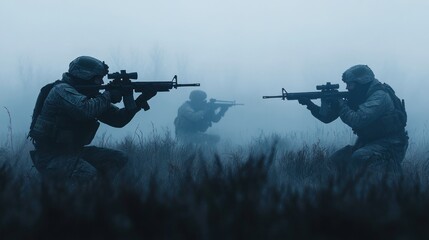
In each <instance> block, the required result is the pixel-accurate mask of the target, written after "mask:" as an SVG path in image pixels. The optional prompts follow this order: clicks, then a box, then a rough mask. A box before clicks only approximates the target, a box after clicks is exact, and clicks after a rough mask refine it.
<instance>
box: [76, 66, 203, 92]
mask: <svg viewBox="0 0 429 240" xmlns="http://www.w3.org/2000/svg"><path fill="white" fill-rule="evenodd" d="M107 78H108V79H113V80H112V81H110V82H109V83H108V84H104V85H98V86H97V85H88V86H85V85H80V86H76V88H77V89H97V90H102V89H115V88H120V89H125V90H130V89H132V90H134V92H143V91H144V90H147V89H151V90H154V91H157V92H169V91H170V89H172V88H178V87H198V86H200V84H199V83H188V84H179V83H177V75H174V77H173V79H172V80H171V81H151V82H131V79H137V73H136V72H132V73H127V72H126V71H125V70H121V72H120V73H119V72H115V73H110V74H107Z"/></svg>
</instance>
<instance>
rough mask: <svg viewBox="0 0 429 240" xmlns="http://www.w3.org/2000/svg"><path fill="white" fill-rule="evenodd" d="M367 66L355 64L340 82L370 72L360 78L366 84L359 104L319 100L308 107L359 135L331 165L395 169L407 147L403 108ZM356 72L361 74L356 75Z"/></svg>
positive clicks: (386, 86)
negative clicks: (340, 122)
mask: <svg viewBox="0 0 429 240" xmlns="http://www.w3.org/2000/svg"><path fill="white" fill-rule="evenodd" d="M368 69H369V68H368V67H367V66H366V65H356V66H354V67H352V68H350V69H349V70H347V71H346V72H345V73H344V74H343V81H345V82H347V81H349V80H350V79H356V77H357V76H364V75H365V74H364V73H365V71H368V72H369V73H370V74H369V75H370V76H371V77H370V78H368V79H364V80H362V79H360V80H361V81H363V83H364V84H366V87H365V91H363V92H362V94H361V101H360V102H359V103H358V104H356V103H354V102H353V101H351V100H349V101H348V102H346V101H343V100H340V101H339V102H338V101H337V100H329V99H322V105H321V107H318V106H316V105H315V104H312V103H311V104H309V105H307V106H308V109H310V110H311V113H312V115H313V116H314V117H316V118H317V119H319V120H320V121H322V122H324V123H329V122H332V121H334V120H335V119H337V118H338V117H340V118H341V120H342V121H343V122H344V123H345V124H347V125H348V126H350V127H351V128H352V129H353V131H354V133H355V134H356V135H357V136H358V138H357V141H356V143H355V144H354V145H352V146H351V145H349V146H346V147H344V148H342V149H340V150H338V151H337V152H335V153H334V154H333V155H332V156H331V161H332V163H333V164H334V166H336V167H339V168H341V169H344V168H348V169H356V168H358V167H368V168H369V169H373V170H377V171H378V170H382V171H383V170H389V171H394V172H398V171H400V169H401V168H400V163H401V162H402V160H403V159H404V157H405V153H406V150H407V147H408V135H407V132H406V131H405V123H406V113H405V108H404V106H403V105H402V104H401V103H400V102H399V103H398V101H399V99H398V98H397V97H396V96H395V95H394V91H393V90H392V89H391V88H390V87H389V86H388V85H387V84H381V83H380V82H379V81H378V80H377V79H375V78H374V77H373V75H371V73H372V71H371V70H370V69H369V70H368ZM353 71H358V73H357V76H350V73H351V72H352V73H353ZM359 71H364V73H361V74H360V75H359ZM358 80H359V79H358ZM399 108H402V109H399ZM404 115H405V116H404ZM345 161H347V162H345Z"/></svg>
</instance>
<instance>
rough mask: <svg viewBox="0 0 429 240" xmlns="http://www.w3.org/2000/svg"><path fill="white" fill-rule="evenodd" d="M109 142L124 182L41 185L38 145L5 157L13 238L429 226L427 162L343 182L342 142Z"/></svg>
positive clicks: (251, 235) (2, 202) (355, 233)
mask: <svg viewBox="0 0 429 240" xmlns="http://www.w3.org/2000/svg"><path fill="white" fill-rule="evenodd" d="M103 145H104V146H107V147H108V146H110V147H113V148H116V149H121V150H124V151H126V152H127V153H128V154H129V155H130V158H131V160H130V162H129V164H128V165H127V166H126V168H125V169H124V170H123V171H122V172H121V174H120V176H118V178H117V179H115V181H113V182H106V181H99V182H94V183H89V184H87V185H82V186H78V187H77V188H73V189H71V188H69V187H67V186H64V185H61V184H53V183H47V182H41V181H40V179H39V177H38V175H37V172H35V171H34V169H32V168H31V164H30V163H29V159H28V157H27V154H26V151H27V150H28V145H27V144H22V147H16V149H15V150H14V151H11V150H10V149H7V148H2V149H1V150H0V161H1V167H0V236H3V238H2V239H141V238H148V239H151V238H156V239H261V238H268V239H278V238H281V239H285V238H318V239H333V238H338V239H345V238H347V239H353V238H355V239H362V238H369V237H371V238H372V237H380V238H381V237H383V238H388V239H403V238H407V239H408V238H424V237H425V236H428V234H429V229H428V228H427V227H426V226H427V224H428V223H429V191H428V190H429V188H428V178H427V176H428V175H427V170H428V166H429V165H428V164H427V163H426V161H417V160H415V161H412V160H411V159H407V160H406V161H405V163H404V166H403V167H404V173H403V175H400V176H389V175H384V174H380V175H377V176H373V175H369V174H366V173H365V172H361V174H356V175H354V176H339V175H336V174H335V173H333V172H331V171H330V169H329V168H328V166H327V156H329V154H331V152H330V150H329V149H332V146H323V144H321V143H316V144H311V145H305V144H303V146H302V147H301V148H298V149H295V148H294V149H290V148H288V139H287V138H284V137H281V136H278V135H268V136H266V135H261V136H258V137H255V138H254V139H252V140H251V141H250V142H249V143H248V144H245V145H241V146H232V145H228V146H220V147H218V148H206V147H196V146H189V145H179V144H177V143H176V142H175V141H174V139H173V138H172V137H171V134H170V133H169V132H168V131H167V132H166V133H157V132H153V134H152V135H150V136H149V137H143V136H142V135H138V134H137V135H136V136H135V137H128V138H124V139H123V140H122V141H120V142H118V143H109V142H104V143H103Z"/></svg>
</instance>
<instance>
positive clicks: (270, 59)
mask: <svg viewBox="0 0 429 240" xmlns="http://www.w3.org/2000/svg"><path fill="white" fill-rule="evenodd" d="M428 12H429V1H424V0H421V1H418V0H416V1H413V0H411V1H405V0H404V1H401V0H378V1H370V0H359V1H358V0H349V1H340V0H325V1H316V0H300V1H287V0H283V1H280V0H278V1H274V0H270V1H267V0H265V1H256V0H246V1H244V0H240V1H238V0H217V1H197V0H175V1H173V0H158V1H146V0H144V1H138V0H121V1H101V0H92V1H89V0H73V1H71V0H62V1H54V0H38V1H30V0H2V1H1V2H0V29H1V38H0V66H1V71H0V81H1V85H2V87H1V91H2V94H1V95H0V103H1V104H0V106H1V110H0V134H1V136H2V137H1V139H0V140H1V141H2V143H4V142H7V141H8V136H9V134H10V128H9V127H10V123H9V115H8V112H7V110H8V111H9V113H10V116H11V125H12V126H11V127H12V130H13V134H14V135H17V136H22V138H24V136H25V135H26V134H27V132H28V128H29V124H30V121H31V114H32V111H33V107H34V104H35V101H36V98H37V95H38V93H39V90H40V88H41V87H42V86H44V85H45V84H47V83H50V82H52V81H54V80H56V79H59V78H61V75H62V73H63V72H66V71H67V69H68V64H69V63H70V61H72V60H73V59H74V58H76V57H78V56H81V55H89V56H93V57H96V58H98V59H100V60H103V61H105V62H106V63H107V64H108V65H109V67H110V68H109V70H110V72H116V71H119V70H121V69H125V70H127V71H128V72H138V74H139V79H138V81H145V80H156V81H161V80H164V81H168V80H171V79H172V77H173V76H174V75H176V74H177V75H178V79H179V83H194V82H198V83H201V87H200V88H199V89H201V90H204V91H206V92H207V94H208V98H216V99H221V100H236V101H237V102H240V103H244V104H245V105H244V106H237V107H232V108H230V109H229V111H228V112H227V113H226V115H225V117H224V118H223V119H222V120H221V121H220V122H219V123H218V124H215V125H214V126H213V127H212V128H211V129H209V132H210V133H215V134H219V135H220V136H221V137H222V138H223V139H229V140H231V141H234V142H237V143H241V142H246V141H248V140H249V139H250V138H251V137H253V136H258V135H259V134H261V133H262V132H263V133H267V134H270V133H279V134H281V135H287V136H291V138H292V139H297V140H299V141H310V142H311V141H317V140H319V139H320V140H321V141H336V142H340V143H343V142H346V143H348V142H350V141H352V140H353V138H354V137H353V135H352V133H351V130H350V129H349V128H348V127H347V126H346V125H345V124H343V123H342V122H341V121H340V120H339V119H337V120H336V121H335V122H334V123H332V124H329V125H325V124H323V123H321V122H319V121H318V120H316V119H314V118H313V117H312V116H311V114H310V112H309V111H308V110H307V109H306V108H305V107H303V106H301V105H299V104H298V102H296V101H281V100H279V99H272V100H263V99H262V96H263V95H279V94H280V93H281V88H282V87H284V88H286V90H287V91H289V92H301V91H315V90H316V85H319V84H324V83H326V82H328V81H329V82H332V83H340V90H342V91H343V90H345V84H344V83H342V82H341V75H342V73H343V72H344V71H345V70H346V69H347V68H349V67H351V66H353V65H356V64H367V65H368V66H369V67H370V68H372V70H373V71H374V73H375V75H376V78H377V79H379V80H380V81H381V82H386V83H388V84H389V85H391V86H392V87H393V88H394V89H395V91H396V93H397V95H398V96H399V97H400V98H404V99H405V103H406V108H407V112H408V118H409V120H408V127H407V129H408V131H409V133H410V137H411V145H410V148H412V147H413V144H414V145H422V144H423V146H425V145H426V144H427V137H425V136H427V133H428V113H427V111H426V106H425V104H426V103H427V102H428V99H427V98H426V96H427V90H428V82H427V79H428V77H429V64H428V63H429V60H428V56H429V54H428V47H427V44H428V43H429V32H428V29H429V16H428V14H427V13H428ZM105 82H107V79H105ZM194 89H196V88H181V89H172V90H171V92H168V93H158V95H157V96H156V97H154V98H153V99H151V100H150V101H149V104H150V105H151V110H150V111H147V112H144V111H141V112H139V113H138V114H137V115H136V117H135V118H134V119H133V120H132V122H131V123H130V124H129V125H127V126H126V127H124V128H122V129H114V128H111V127H106V126H103V127H102V128H101V129H100V130H99V132H98V134H97V139H100V138H101V137H102V136H103V134H104V137H106V135H107V136H108V137H109V138H111V139H113V140H115V139H121V138H123V137H124V136H130V135H131V136H133V135H135V134H143V135H148V134H151V133H152V132H153V131H156V132H164V131H166V130H170V131H171V132H172V133H174V126H173V120H174V118H175V116H176V114H177V108H178V107H179V106H180V105H181V104H182V103H183V102H184V101H186V100H187V98H188V96H189V93H190V92H191V91H192V90H194ZM15 138H16V137H15Z"/></svg>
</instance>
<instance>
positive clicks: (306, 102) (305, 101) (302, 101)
mask: <svg viewBox="0 0 429 240" xmlns="http://www.w3.org/2000/svg"><path fill="white" fill-rule="evenodd" d="M298 102H299V104H301V105H304V106H308V105H310V104H312V103H313V102H312V101H311V100H310V99H309V98H306V97H301V98H299V99H298Z"/></svg>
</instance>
